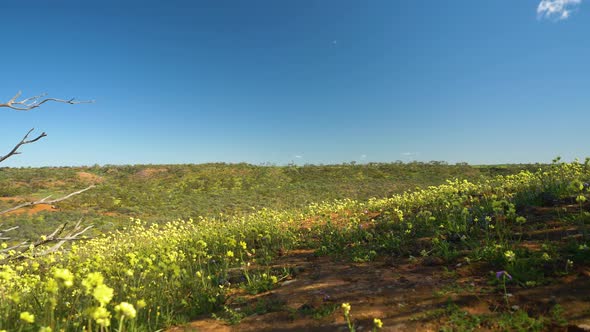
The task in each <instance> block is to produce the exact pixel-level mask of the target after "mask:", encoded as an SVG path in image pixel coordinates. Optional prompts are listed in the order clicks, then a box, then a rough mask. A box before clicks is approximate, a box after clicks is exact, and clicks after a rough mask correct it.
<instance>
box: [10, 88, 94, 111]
mask: <svg viewBox="0 0 590 332" xmlns="http://www.w3.org/2000/svg"><path fill="white" fill-rule="evenodd" d="M21 94H22V92H21V91H19V92H18V93H17V94H16V95H15V96H14V97H12V99H10V100H9V101H7V102H6V103H0V107H8V108H11V109H13V110H16V111H30V110H32V109H34V108H37V107H39V106H41V105H43V104H45V103H47V102H56V103H65V104H71V105H75V104H88V103H93V102H94V101H93V100H76V99H75V98H72V99H58V98H46V96H47V94H46V93H43V94H40V95H38V96H33V97H29V98H25V99H22V100H18V99H19V98H20V96H21Z"/></svg>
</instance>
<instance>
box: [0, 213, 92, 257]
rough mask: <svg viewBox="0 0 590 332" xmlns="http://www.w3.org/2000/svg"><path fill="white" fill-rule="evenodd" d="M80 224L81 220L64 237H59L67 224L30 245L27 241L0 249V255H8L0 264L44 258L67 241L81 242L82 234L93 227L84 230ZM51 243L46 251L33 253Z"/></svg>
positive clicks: (3, 232) (6, 230) (0, 232)
mask: <svg viewBox="0 0 590 332" xmlns="http://www.w3.org/2000/svg"><path fill="white" fill-rule="evenodd" d="M81 223H82V219H80V220H78V222H77V223H76V225H75V226H74V228H73V229H72V230H71V231H70V232H68V234H66V235H64V236H60V235H61V234H62V233H63V232H64V230H65V229H66V227H67V225H68V223H64V224H62V225H59V226H58V227H57V228H56V229H55V230H54V231H53V232H52V233H51V234H49V235H45V236H41V237H40V238H39V240H37V241H36V242H32V243H30V242H28V241H24V242H21V243H19V244H16V245H13V246H11V247H8V248H5V249H2V250H0V254H7V253H8V254H9V255H8V257H5V258H3V259H0V263H2V262H5V261H9V260H20V259H25V258H27V257H40V256H45V255H48V254H51V253H53V252H56V251H57V250H58V249H59V248H61V247H62V246H63V245H64V244H65V243H66V242H68V241H76V240H82V238H81V236H82V234H84V233H85V232H86V231H88V230H89V229H91V228H92V227H93V226H86V227H85V228H82V226H81ZM17 228H18V226H15V227H12V228H9V229H5V230H2V231H0V236H3V235H4V234H5V233H6V232H9V231H12V230H14V229H17ZM4 239H10V238H6V237H4ZM52 242H55V244H54V245H53V246H51V247H50V248H47V249H45V250H42V251H39V252H35V251H34V250H35V249H36V248H38V247H40V246H43V245H46V244H48V243H52ZM29 252H31V253H29Z"/></svg>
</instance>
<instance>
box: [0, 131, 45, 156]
mask: <svg viewBox="0 0 590 332" xmlns="http://www.w3.org/2000/svg"><path fill="white" fill-rule="evenodd" d="M33 130H35V128H33V129H31V130H29V132H28V133H27V134H26V135H25V137H23V139H22V140H21V141H20V142H18V144H17V145H15V146H14V148H12V150H10V152H8V153H7V154H6V155H4V156H2V157H0V163H1V162H3V161H4V160H6V159H8V158H10V157H12V156H14V155H17V154H20V152H18V149H20V147H21V146H23V145H25V144H30V143H35V142H37V141H38V140H40V139H42V138H43V137H45V136H47V134H46V133H45V132H42V133H41V135H39V136H37V137H35V138H33V139H28V138H29V135H30V134H31V132H33Z"/></svg>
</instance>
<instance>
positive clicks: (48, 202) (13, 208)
mask: <svg viewBox="0 0 590 332" xmlns="http://www.w3.org/2000/svg"><path fill="white" fill-rule="evenodd" d="M94 187H95V185H91V186H89V187H86V188H84V189H82V190H78V191H75V192H73V193H70V194H67V195H65V196H63V197H60V198H56V199H52V200H49V198H51V195H50V196H47V197H45V198H41V199H40V200H38V201H33V202H26V203H22V204H20V205H17V206H13V207H11V208H9V209H6V210H4V211H0V215H2V214H5V213H8V212H12V211H15V210H18V209H21V208H24V207H28V206H34V205H39V204H55V203H58V202H61V201H64V200H66V199H68V198H70V197H72V196H75V195H79V194H81V193H83V192H85V191H87V190H90V189H92V188H94ZM1 235H2V232H0V236H1Z"/></svg>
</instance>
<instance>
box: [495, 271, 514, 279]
mask: <svg viewBox="0 0 590 332" xmlns="http://www.w3.org/2000/svg"><path fill="white" fill-rule="evenodd" d="M502 276H506V277H507V278H508V280H512V276H511V275H510V274H508V272H506V271H504V270H502V271H498V272H496V278H498V279H500V278H502Z"/></svg>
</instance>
